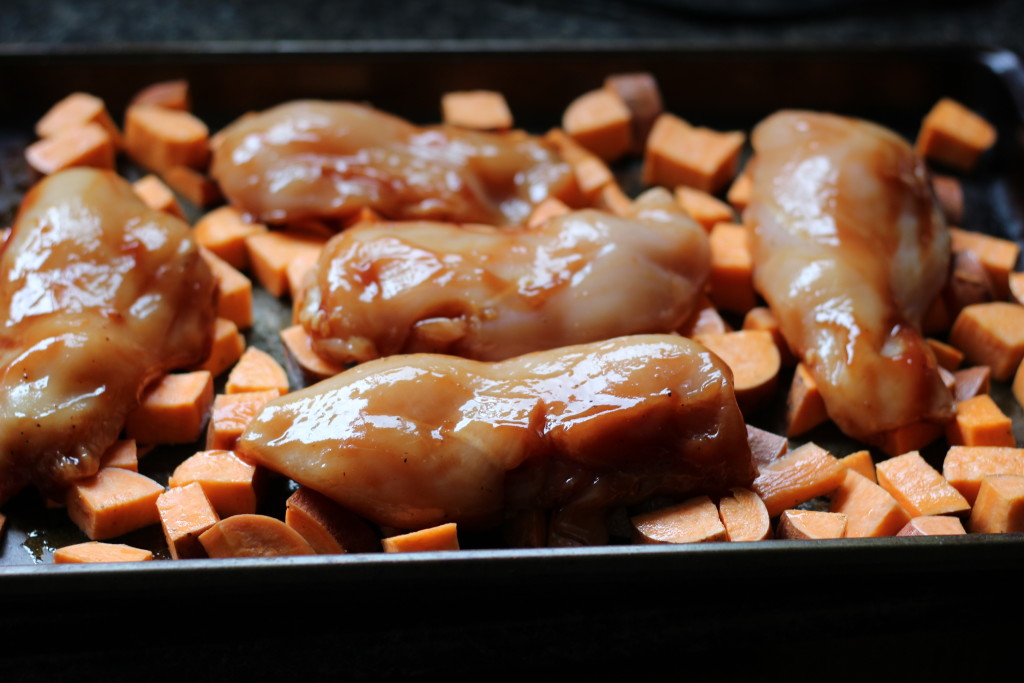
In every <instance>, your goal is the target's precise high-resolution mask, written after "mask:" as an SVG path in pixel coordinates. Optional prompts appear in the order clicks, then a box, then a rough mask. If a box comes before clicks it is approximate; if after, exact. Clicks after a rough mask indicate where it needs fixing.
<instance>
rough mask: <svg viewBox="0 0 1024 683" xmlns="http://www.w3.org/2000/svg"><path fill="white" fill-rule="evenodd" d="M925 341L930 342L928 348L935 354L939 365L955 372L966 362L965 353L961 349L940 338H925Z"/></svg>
mask: <svg viewBox="0 0 1024 683" xmlns="http://www.w3.org/2000/svg"><path fill="white" fill-rule="evenodd" d="M925 342H926V343H927V344H928V348H930V349H931V350H932V353H934V354H935V360H936V361H938V363H939V367H941V368H945V369H947V370H949V371H950V372H953V371H954V370H956V369H957V368H959V367H960V364H961V363H963V362H964V354H963V352H962V351H960V349H957V348H954V347H952V346H950V345H949V344H946V343H945V342H941V341H939V340H938V339H925Z"/></svg>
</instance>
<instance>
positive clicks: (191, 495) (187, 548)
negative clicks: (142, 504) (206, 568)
mask: <svg viewBox="0 0 1024 683" xmlns="http://www.w3.org/2000/svg"><path fill="white" fill-rule="evenodd" d="M156 507H157V510H158V511H159V512H160V526H161V527H162V528H163V530H164V539H165V540H166V541H167V548H168V549H169V550H170V551H171V557H173V558H174V559H176V560H178V559H182V558H188V557H203V556H204V555H205V554H206V553H205V551H204V550H203V546H202V544H201V543H200V542H199V536H200V534H202V533H204V532H205V531H206V530H207V529H209V528H210V527H212V526H213V525H214V524H216V523H217V522H218V521H220V518H219V517H218V516H217V513H216V511H215V510H214V509H213V505H211V504H210V500H209V499H208V498H207V497H206V494H205V493H203V487H202V486H200V485H199V484H198V483H196V482H193V483H191V484H188V485H187V486H178V487H174V488H170V489H168V490H167V491H164V492H163V493H161V494H160V497H159V498H157V499H156Z"/></svg>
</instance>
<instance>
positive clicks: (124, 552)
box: [53, 541, 153, 564]
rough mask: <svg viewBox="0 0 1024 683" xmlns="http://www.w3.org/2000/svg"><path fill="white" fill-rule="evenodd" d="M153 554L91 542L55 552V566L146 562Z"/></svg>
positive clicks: (118, 545)
mask: <svg viewBox="0 0 1024 683" xmlns="http://www.w3.org/2000/svg"><path fill="white" fill-rule="evenodd" d="M152 559H153V553H152V551H149V550H143V549H142V548H133V547H132V546H130V545H124V544H121V543H103V542H100V541H89V542H87V543H76V544H75V545H67V546H64V547H63V548H58V549H57V550H54V551H53V563H54V564H85V563H94V562H145V561H147V560H152Z"/></svg>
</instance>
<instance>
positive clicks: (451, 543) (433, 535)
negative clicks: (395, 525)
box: [381, 522, 459, 553]
mask: <svg viewBox="0 0 1024 683" xmlns="http://www.w3.org/2000/svg"><path fill="white" fill-rule="evenodd" d="M381 545H382V546H383V548H384V552H386V553H415V552H428V551H432V550H458V549H459V535H458V527H457V526H456V525H455V523H454V522H449V523H448V524H440V525H438V526H434V527H430V528H428V529H420V530H419V531H410V532H409V533H407V534H399V535H398V536H390V537H388V538H385V539H384V540H383V541H381Z"/></svg>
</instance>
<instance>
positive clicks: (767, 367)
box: [694, 330, 781, 414]
mask: <svg viewBox="0 0 1024 683" xmlns="http://www.w3.org/2000/svg"><path fill="white" fill-rule="evenodd" d="M694 340H695V341H697V342H699V343H701V344H703V345H704V346H706V347H707V348H708V349H710V350H711V351H712V352H713V353H714V354H715V355H717V356H718V357H719V358H721V359H722V360H723V361H725V364H726V365H728V366H729V369H730V370H732V376H733V387H734V389H735V392H736V400H737V401H738V402H739V404H740V408H741V409H743V411H744V413H745V414H747V413H749V412H752V411H753V410H755V409H756V408H758V407H760V406H761V405H762V404H763V403H764V401H765V400H766V399H768V398H770V397H771V396H772V394H773V393H774V392H775V385H776V380H777V379H778V376H779V370H780V369H781V360H780V358H779V349H778V347H776V346H775V340H774V338H772V335H771V333H770V332H764V331H760V330H740V331H738V332H726V333H724V334H699V335H696V336H695V337H694Z"/></svg>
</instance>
